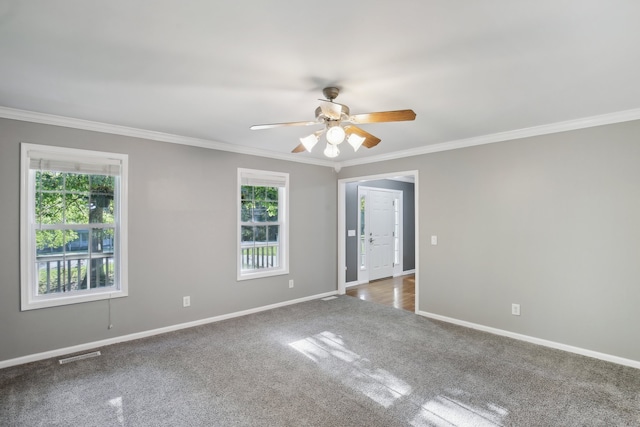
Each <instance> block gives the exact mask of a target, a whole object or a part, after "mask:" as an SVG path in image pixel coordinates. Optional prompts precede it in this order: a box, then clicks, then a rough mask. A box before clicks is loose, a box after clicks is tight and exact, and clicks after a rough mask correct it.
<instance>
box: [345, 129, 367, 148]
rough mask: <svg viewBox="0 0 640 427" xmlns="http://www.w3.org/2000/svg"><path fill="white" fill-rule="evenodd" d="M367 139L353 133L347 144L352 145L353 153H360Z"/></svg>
mask: <svg viewBox="0 0 640 427" xmlns="http://www.w3.org/2000/svg"><path fill="white" fill-rule="evenodd" d="M365 139H367V138H365V137H364V136H360V135H356V134H355V133H352V134H351V135H349V138H347V142H348V143H349V144H351V146H352V147H353V151H358V148H360V146H361V145H362V143H363V142H364V140H365Z"/></svg>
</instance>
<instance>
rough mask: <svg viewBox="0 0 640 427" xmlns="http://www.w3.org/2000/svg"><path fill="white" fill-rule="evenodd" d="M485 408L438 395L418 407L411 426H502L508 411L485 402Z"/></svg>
mask: <svg viewBox="0 0 640 427" xmlns="http://www.w3.org/2000/svg"><path fill="white" fill-rule="evenodd" d="M487 407H488V408H487V409H483V408H479V407H477V406H474V405H470V404H468V403H464V402H462V401H461V400H458V399H453V398H451V397H448V396H444V395H440V396H437V397H435V398H433V399H431V400H429V401H428V402H426V403H424V404H423V405H422V406H421V407H420V412H418V414H416V416H415V417H414V418H413V420H411V423H410V424H411V425H412V426H413V427H427V426H451V425H454V426H467V425H468V426H475V427H496V426H502V425H503V424H502V421H503V419H504V418H505V417H506V416H507V414H508V413H509V411H507V410H506V409H504V408H502V407H500V406H498V405H494V404H487Z"/></svg>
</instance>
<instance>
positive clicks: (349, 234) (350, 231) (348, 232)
mask: <svg viewBox="0 0 640 427" xmlns="http://www.w3.org/2000/svg"><path fill="white" fill-rule="evenodd" d="M347 236H349V237H356V230H347Z"/></svg>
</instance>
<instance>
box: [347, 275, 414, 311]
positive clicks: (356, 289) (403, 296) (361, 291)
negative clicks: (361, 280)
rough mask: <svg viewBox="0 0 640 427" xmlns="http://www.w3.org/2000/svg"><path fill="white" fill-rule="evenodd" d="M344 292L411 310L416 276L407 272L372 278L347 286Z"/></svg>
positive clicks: (366, 299)
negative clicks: (386, 277)
mask: <svg viewBox="0 0 640 427" xmlns="http://www.w3.org/2000/svg"><path fill="white" fill-rule="evenodd" d="M346 294H347V295H350V296H352V297H356V298H360V299H361V300H365V301H372V302H377V303H379V304H384V305H390V306H392V307H395V308H401V309H403V310H408V311H411V312H413V311H415V300H416V276H415V274H409V275H406V276H400V277H390V278H388V279H380V280H374V281H372V282H369V283H365V284H364V285H357V286H351V287H349V288H347V291H346Z"/></svg>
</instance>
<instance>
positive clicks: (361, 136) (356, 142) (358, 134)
mask: <svg viewBox="0 0 640 427" xmlns="http://www.w3.org/2000/svg"><path fill="white" fill-rule="evenodd" d="M339 93H340V89H338V88H337V87H326V88H324V89H323V90H322V94H323V95H324V96H325V97H326V98H327V99H319V100H318V101H320V106H319V107H318V108H316V119H315V120H313V121H307V122H288V123H271V124H264V125H254V126H251V129H252V130H258V129H270V128H275V127H281V126H313V125H324V128H323V129H321V130H318V131H316V132H313V133H312V134H310V135H307V136H305V137H302V138H300V144H299V145H298V146H297V147H296V148H294V149H293V150H292V153H301V152H303V151H309V152H311V149H312V148H313V147H314V146H315V145H316V144H317V143H318V140H319V139H320V136H322V134H325V138H326V139H327V146H326V148H325V150H324V154H325V156H327V157H336V156H338V154H340V150H339V149H338V145H340V144H341V143H342V142H343V141H344V140H345V139H346V140H347V142H348V143H349V144H350V145H351V146H352V147H353V149H354V150H355V151H358V148H360V147H361V146H362V145H364V146H365V147H367V148H371V147H375V146H376V145H378V143H379V142H380V138H378V137H376V136H373V135H371V134H370V133H368V132H366V131H365V130H363V129H360V128H359V127H358V126H356V125H361V124H366V123H382V122H400V121H407V120H414V119H415V118H416V113H415V112H414V111H413V110H396V111H380V112H377V113H364V114H354V115H351V114H350V112H349V107H347V106H346V105H344V104H338V103H337V102H334V101H333V100H334V99H336V98H337V97H338V94H339Z"/></svg>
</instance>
